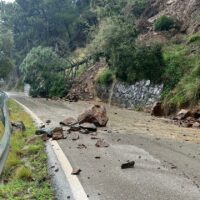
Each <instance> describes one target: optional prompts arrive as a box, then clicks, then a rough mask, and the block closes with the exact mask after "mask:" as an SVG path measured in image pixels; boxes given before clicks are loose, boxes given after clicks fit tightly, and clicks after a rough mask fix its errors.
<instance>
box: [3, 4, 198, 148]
mask: <svg viewBox="0 0 200 200" xmlns="http://www.w3.org/2000/svg"><path fill="white" fill-rule="evenodd" d="M148 7H151V4H150V1H149V0H115V1H110V0H101V1H99V0H77V1H70V0H63V1H59V2H58V1H57V0H48V1H47V0H41V1H34V0H26V1H22V0H16V1H15V2H14V3H1V5H0V9H1V13H2V14H1V22H0V28H1V31H0V50H1V51H0V52H1V54H0V74H1V75H2V77H3V78H6V76H7V74H9V72H10V71H11V70H12V69H13V68H14V69H15V71H16V72H17V75H19V83H20V85H21V84H22V82H23V81H24V82H27V83H30V84H31V86H32V87H31V95H32V96H34V97H37V96H41V97H54V96H58V97H63V96H65V95H67V93H68V91H69V89H70V86H71V83H72V81H73V80H74V78H76V77H78V76H80V75H81V74H82V73H84V71H86V70H87V69H86V68H87V67H88V64H87V63H88V62H89V63H92V62H93V64H95V62H97V61H99V60H101V59H102V58H104V59H105V60H106V62H107V64H108V69H106V70H104V71H102V72H101V74H99V76H98V77H97V82H98V83H100V84H104V85H109V84H111V83H112V81H113V77H114V78H116V79H117V80H120V81H124V82H127V83H134V82H136V81H138V80H142V79H149V80H151V82H153V83H160V82H163V83H164V91H163V95H162V99H163V101H164V104H165V106H166V107H173V108H176V109H178V108H180V107H184V106H187V105H192V104H195V103H198V85H199V81H198V80H199V77H198V73H197V71H198V66H199V57H198V53H199V41H200V36H199V34H197V33H196V34H195V33H194V34H193V35H190V36H184V35H183V34H182V33H179V34H177V35H175V34H176V33H178V31H179V22H178V21H177V20H176V19H175V18H173V17H170V16H166V15H163V16H160V17H159V18H158V19H157V20H156V21H155V23H154V30H155V31H163V33H160V34H161V35H163V36H166V39H167V38H168V39H169V38H172V39H169V42H168V43H167V44H166V45H162V46H161V45H157V44H152V43H151V42H148V45H146V42H142V40H140V39H141V38H142V37H138V36H140V34H141V33H147V32H148V31H149V30H150V29H149V28H150V27H149V26H151V24H150V23H149V22H148V17H149V16H148V12H146V11H148ZM145 13H146V15H145ZM174 29H175V30H174ZM146 36H147V37H148V34H147V35H146ZM161 40H162V39H161ZM149 41H151V38H149ZM85 58H91V60H90V61H88V60H87V59H85ZM84 59H85V60H87V63H86V62H85V63H82V64H81V66H79V68H78V67H77V68H78V69H77V68H74V70H69V67H70V65H73V66H74V63H76V62H77V61H80V60H81V61H82V60H84ZM14 66H15V67H14ZM74 71H76V72H75V73H73V72H74ZM70 72H71V73H70ZM0 78H1V77H0ZM190 82H192V83H190ZM36 149H37V148H36ZM32 150H33V152H34V149H32ZM35 151H36V150H35Z"/></svg>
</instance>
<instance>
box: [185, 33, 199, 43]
mask: <svg viewBox="0 0 200 200" xmlns="http://www.w3.org/2000/svg"><path fill="white" fill-rule="evenodd" d="M188 43H199V44H200V34H194V35H190V36H189V38H188Z"/></svg>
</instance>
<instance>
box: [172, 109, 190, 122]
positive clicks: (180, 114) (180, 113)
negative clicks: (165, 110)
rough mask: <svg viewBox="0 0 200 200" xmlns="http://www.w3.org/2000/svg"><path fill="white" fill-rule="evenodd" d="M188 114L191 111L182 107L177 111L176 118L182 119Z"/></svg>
mask: <svg viewBox="0 0 200 200" xmlns="http://www.w3.org/2000/svg"><path fill="white" fill-rule="evenodd" d="M190 115H191V112H190V111H189V110H186V109H182V110H181V111H179V112H178V113H177V115H176V118H177V119H178V120H183V119H186V118H187V117H189V116H190Z"/></svg>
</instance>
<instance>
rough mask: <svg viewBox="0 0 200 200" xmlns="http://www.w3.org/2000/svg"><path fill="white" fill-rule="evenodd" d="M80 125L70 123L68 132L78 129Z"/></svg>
mask: <svg viewBox="0 0 200 200" xmlns="http://www.w3.org/2000/svg"><path fill="white" fill-rule="evenodd" d="M80 129H81V127H80V125H79V124H75V125H72V126H70V129H69V132H71V131H80Z"/></svg>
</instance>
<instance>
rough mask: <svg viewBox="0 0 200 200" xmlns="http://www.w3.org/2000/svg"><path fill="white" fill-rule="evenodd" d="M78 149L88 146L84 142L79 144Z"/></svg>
mask: <svg viewBox="0 0 200 200" xmlns="http://www.w3.org/2000/svg"><path fill="white" fill-rule="evenodd" d="M77 149H87V147H86V145H84V144H78V147H77Z"/></svg>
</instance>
